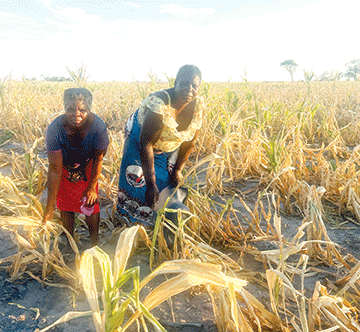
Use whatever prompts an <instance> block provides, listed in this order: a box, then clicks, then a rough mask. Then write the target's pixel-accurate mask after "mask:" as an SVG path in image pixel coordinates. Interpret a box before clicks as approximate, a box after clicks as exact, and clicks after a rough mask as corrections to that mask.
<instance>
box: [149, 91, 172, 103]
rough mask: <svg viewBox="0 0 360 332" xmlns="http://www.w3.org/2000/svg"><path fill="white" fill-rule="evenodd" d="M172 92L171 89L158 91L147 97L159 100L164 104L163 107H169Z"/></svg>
mask: <svg viewBox="0 0 360 332" xmlns="http://www.w3.org/2000/svg"><path fill="white" fill-rule="evenodd" d="M172 90H173V88H171V89H165V90H159V91H156V92H153V93H151V94H150V95H149V97H151V96H153V97H155V98H158V99H160V100H161V101H162V102H163V103H164V105H170V103H171V95H172Z"/></svg>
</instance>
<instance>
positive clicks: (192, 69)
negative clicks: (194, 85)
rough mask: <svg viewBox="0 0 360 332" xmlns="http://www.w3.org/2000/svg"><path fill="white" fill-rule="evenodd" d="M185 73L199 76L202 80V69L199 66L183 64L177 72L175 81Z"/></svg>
mask: <svg viewBox="0 0 360 332" xmlns="http://www.w3.org/2000/svg"><path fill="white" fill-rule="evenodd" d="M184 74H190V75H191V76H195V75H196V76H199V78H200V81H201V78H202V77H201V71H200V69H199V68H198V67H196V66H194V65H184V66H182V67H181V68H180V69H179V71H178V73H177V74H176V78H175V81H177V80H178V79H179V77H180V76H182V75H184Z"/></svg>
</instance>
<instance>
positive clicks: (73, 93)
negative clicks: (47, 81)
mask: <svg viewBox="0 0 360 332" xmlns="http://www.w3.org/2000/svg"><path fill="white" fill-rule="evenodd" d="M92 99H93V96H92V94H91V92H90V91H89V90H88V89H85V88H70V89H66V90H65V91H64V106H65V107H66V105H67V104H68V103H70V102H72V101H76V100H82V101H83V102H84V105H85V107H86V108H87V109H88V111H90V110H91V104H92Z"/></svg>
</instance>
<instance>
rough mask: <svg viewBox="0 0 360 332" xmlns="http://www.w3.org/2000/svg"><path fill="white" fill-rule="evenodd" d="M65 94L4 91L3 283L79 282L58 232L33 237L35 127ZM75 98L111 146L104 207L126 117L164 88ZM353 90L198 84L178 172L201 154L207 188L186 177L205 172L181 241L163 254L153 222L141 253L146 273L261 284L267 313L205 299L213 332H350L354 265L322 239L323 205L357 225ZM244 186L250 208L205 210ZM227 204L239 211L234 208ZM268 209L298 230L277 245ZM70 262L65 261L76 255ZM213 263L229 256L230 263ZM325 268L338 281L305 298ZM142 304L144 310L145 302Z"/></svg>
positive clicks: (247, 298) (38, 136) (359, 276)
mask: <svg viewBox="0 0 360 332" xmlns="http://www.w3.org/2000/svg"><path fill="white" fill-rule="evenodd" d="M70 86H71V84H70V83H45V82H35V83H33V82H14V81H5V82H4V83H3V87H4V88H3V90H2V91H3V94H2V103H1V108H0V114H1V118H2V128H0V130H1V133H2V135H1V136H0V139H2V141H0V144H1V143H5V142H7V141H10V143H11V142H16V143H21V144H20V145H19V147H16V146H14V147H13V149H12V150H9V151H3V152H2V153H1V154H0V163H1V166H2V167H9V169H10V171H11V174H10V175H9V176H6V177H4V176H1V177H0V202H1V217H0V223H1V226H2V227H4V228H7V229H10V230H12V231H13V233H14V238H15V240H16V242H17V243H18V253H17V254H16V255H15V256H13V257H9V258H8V259H5V260H3V261H2V263H4V264H5V262H12V264H10V265H8V269H9V272H10V273H11V276H12V279H16V278H17V277H19V276H20V275H21V274H22V273H29V274H32V275H33V276H34V277H37V278H46V277H47V276H48V275H49V274H50V273H51V272H52V271H56V272H57V273H58V274H59V275H61V276H62V277H64V278H66V279H68V280H75V279H76V278H77V272H76V271H73V270H71V269H69V268H68V266H67V265H66V263H65V262H64V260H63V257H62V255H61V253H60V251H59V250H58V245H57V243H58V234H59V232H60V229H59V227H58V226H56V224H53V223H51V224H49V225H48V226H47V227H46V228H44V227H43V226H42V225H41V223H40V220H41V216H42V204H41V201H40V199H41V195H42V192H43V190H44V185H45V178H46V177H45V174H46V164H47V162H46V159H45V158H44V157H45V155H44V141H43V136H44V132H45V129H46V126H47V125H48V124H49V123H50V122H51V121H52V120H53V119H54V118H55V117H56V116H57V115H59V114H61V112H62V106H61V98H62V92H63V90H64V89H65V88H67V87H70ZM86 87H87V88H89V89H90V90H91V91H92V92H93V94H94V106H93V110H94V112H96V113H97V114H99V115H100V116H101V117H102V118H103V119H104V121H105V122H106V123H107V125H108V127H109V132H110V138H111V145H110V147H109V150H108V153H107V155H106V158H105V160H104V168H103V174H102V177H101V179H100V189H101V196H102V198H106V199H111V200H112V201H113V202H114V199H115V193H116V186H117V181H118V173H117V172H118V169H119V165H120V162H121V152H122V146H123V139H122V130H123V127H124V123H125V120H126V117H127V115H128V114H130V113H131V112H132V111H133V110H134V109H135V108H136V107H137V105H138V104H139V102H140V101H141V99H142V98H143V97H144V96H145V95H146V94H147V93H148V92H150V90H151V91H153V90H157V89H159V88H165V87H167V86H166V84H160V83H156V82H155V83H154V82H150V83H133V84H130V83H129V84H127V83H116V82H114V83H87V86H86ZM359 88H360V86H359V83H358V82H333V83H325V82H322V83H318V82H311V83H310V84H307V83H300V82H299V83H293V84H289V83H222V84H221V83H212V84H208V83H204V84H203V89H202V92H201V94H202V95H203V98H204V99H205V105H206V114H207V116H206V120H205V123H204V126H203V129H202V135H201V137H200V139H199V144H198V146H197V148H196V151H195V154H194V155H195V159H194V160H193V162H192V164H191V165H190V166H193V167H194V168H193V169H192V170H194V172H195V169H196V166H199V164H197V162H199V161H201V160H203V159H202V158H203V157H204V156H205V153H206V154H210V153H214V155H213V157H214V156H215V154H216V158H213V157H211V158H209V159H207V160H206V161H207V164H206V165H207V168H206V169H205V172H206V175H205V176H203V177H201V176H199V175H198V174H199V171H198V169H200V168H203V167H204V165H202V166H199V168H198V169H197V171H196V172H195V173H196V174H197V175H196V176H194V175H193V173H192V174H191V175H189V179H190V178H191V176H194V177H193V179H196V180H197V184H195V183H194V184H193V186H192V190H191V195H190V198H189V202H188V205H189V207H190V210H191V213H190V214H188V215H187V216H186V217H185V218H184V219H183V220H181V221H180V227H179V228H172V227H171V225H170V226H168V227H170V228H171V229H172V230H173V231H174V233H175V234H176V243H175V247H174V250H173V251H170V250H169V249H168V248H167V246H166V242H165V241H164V239H163V238H162V236H161V228H162V227H167V226H166V223H165V222H164V221H161V220H160V223H159V227H160V232H159V236H158V237H156V238H153V241H152V242H153V247H152V248H151V252H152V255H153V257H154V259H155V263H156V264H160V262H162V261H167V263H166V262H165V263H164V264H165V266H171V264H172V263H170V261H169V260H185V263H184V264H186V262H187V261H192V260H194V259H197V260H199V261H200V262H201V263H202V264H213V265H214V266H217V267H216V269H220V271H221V272H222V273H225V275H226V276H230V277H231V278H234V280H240V279H239V278H244V279H246V280H248V281H249V282H251V283H257V284H259V285H261V287H262V289H263V292H266V293H267V294H268V297H269V305H268V306H266V305H264V304H262V303H260V302H259V301H258V300H257V299H256V298H255V297H254V296H253V295H251V294H250V293H249V292H247V291H246V288H241V289H238V290H237V289H235V288H234V286H231V285H230V284H228V285H227V288H216V287H214V286H211V287H208V291H209V294H210V296H211V298H212V299H213V301H214V310H215V311H216V312H217V313H218V315H216V317H217V324H218V327H219V330H220V331H269V330H272V331H277V330H278V331H297V332H298V331H299V332H300V331H301V332H308V331H309V332H313V331H314V332H315V331H335V330H339V331H358V330H359V326H358V322H357V315H358V309H359V296H360V281H359V280H360V263H359V262H358V261H357V260H356V259H354V258H350V257H348V256H344V257H343V256H342V255H341V253H340V252H339V250H338V248H337V245H336V244H335V243H333V242H332V241H331V239H330V238H329V236H328V234H327V230H326V216H327V215H328V213H329V211H328V210H327V208H326V206H328V204H331V205H332V206H334V207H335V208H336V209H334V210H332V211H331V213H337V214H339V215H340V214H344V213H347V214H349V215H351V216H352V218H353V219H354V220H355V221H356V220H358V221H360V186H359V170H360V167H359V166H360V165H359V152H358V148H357V147H356V144H357V141H358V135H357V133H358V131H359V126H360V122H359V116H358V113H359V105H360V89H359ZM249 178H252V179H258V181H259V185H258V187H257V189H258V191H259V194H258V198H257V200H256V202H255V205H254V206H250V205H249V204H248V203H247V200H246V199H245V198H244V197H243V196H242V195H234V196H233V197H232V198H230V199H229V200H228V201H227V202H225V203H224V204H219V203H216V202H215V201H213V200H211V199H210V197H211V195H212V194H214V193H217V194H219V193H220V194H222V193H229V192H231V191H232V190H233V188H232V185H233V184H234V183H235V182H239V181H243V180H246V179H249ZM235 201H236V202H237V203H238V204H239V205H240V206H242V208H241V211H242V212H241V211H237V210H236V209H235V208H234V202H235ZM325 201H327V202H328V204H327V205H325V204H324V202H325ZM280 206H282V207H283V208H284V210H285V211H286V212H287V213H291V214H294V213H296V214H297V215H300V216H301V217H302V218H303V224H302V226H300V227H299V229H298V231H297V233H296V235H295V236H294V237H293V238H292V239H291V240H289V241H285V240H284V236H283V233H282V221H281V218H280V216H279V212H280V211H279V209H280V208H279V207H280ZM334 211H335V212H334ZM109 215H111V211H109ZM108 224H109V225H110V226H111V220H109V221H108ZM261 241H272V243H276V245H277V248H276V249H273V250H262V251H259V250H257V249H255V247H254V246H253V244H254V243H256V242H261ZM73 249H74V250H75V251H76V250H77V247H76V244H75V243H73ZM224 250H226V251H232V252H235V253H237V254H238V257H239V260H238V261H236V260H234V259H233V258H230V257H229V256H228V255H225V254H224V253H223V251H224ZM155 253H156V255H155ZM93 254H94V253H93ZM245 254H246V255H250V256H251V257H253V259H255V260H258V261H261V262H263V263H264V267H265V269H264V271H247V270H243V268H244V266H243V264H242V257H243V255H245ZM125 260H127V258H125ZM324 264H327V265H331V266H335V267H336V268H337V269H338V270H341V271H343V272H344V275H342V276H341V277H340V276H336V277H337V280H336V281H335V282H334V283H331V282H329V283H328V284H327V285H321V284H320V283H319V282H318V283H317V284H316V287H315V289H314V290H313V295H312V297H309V296H307V295H306V289H305V287H306V286H305V279H306V278H307V277H310V276H314V275H316V273H317V272H318V271H319V269H318V267H319V266H321V265H324ZM33 265H37V266H41V273H40V274H39V275H34V273H33V272H32V270H31V266H33ZM160 270H161V269H160ZM156 271H158V270H156ZM179 278H180V277H179ZM191 284H192V283H191V282H189V283H188V284H187V285H188V286H189V287H191ZM164 287H165V286H164ZM181 289H183V285H182V286H180V284H179V287H178V291H180V290H181ZM149 301H150V300H149ZM239 303H242V304H241V305H240V306H239V305H238V304H239ZM144 304H146V305H147V306H149V308H152V306H153V304H152V302H151V301H150V302H149V303H148V302H147V301H144ZM229 304H230V305H229ZM228 309H230V310H228ZM101 324H102V323H101Z"/></svg>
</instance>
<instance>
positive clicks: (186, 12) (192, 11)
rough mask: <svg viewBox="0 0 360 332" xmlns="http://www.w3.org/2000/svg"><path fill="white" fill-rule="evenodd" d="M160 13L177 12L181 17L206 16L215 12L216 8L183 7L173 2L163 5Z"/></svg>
mask: <svg viewBox="0 0 360 332" xmlns="http://www.w3.org/2000/svg"><path fill="white" fill-rule="evenodd" d="M160 13H164V14H175V15H179V16H180V17H190V16H196V15H200V16H205V15H212V14H214V13H215V9H213V8H200V9H197V8H190V7H182V6H179V5H175V4H171V5H161V6H160Z"/></svg>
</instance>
